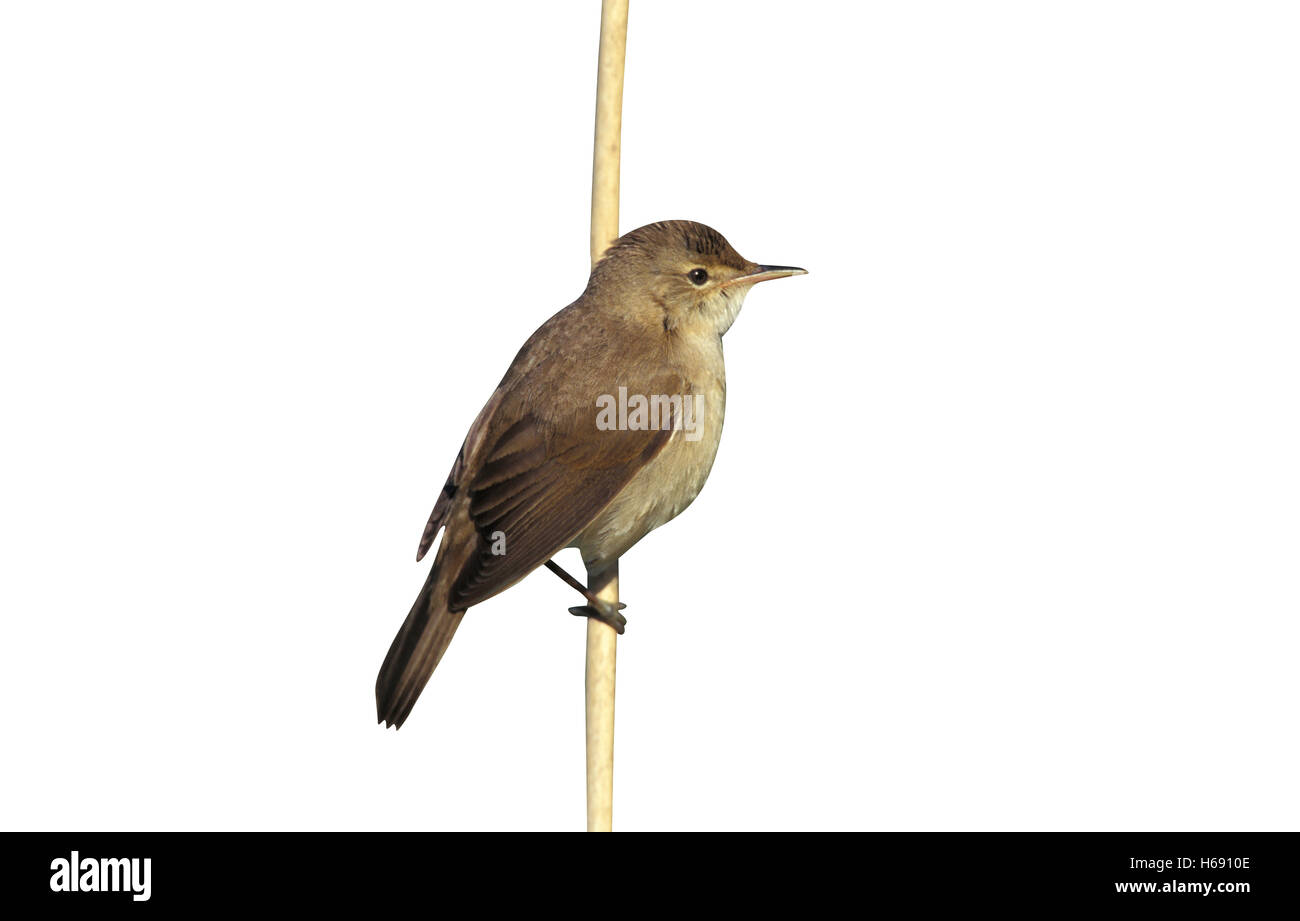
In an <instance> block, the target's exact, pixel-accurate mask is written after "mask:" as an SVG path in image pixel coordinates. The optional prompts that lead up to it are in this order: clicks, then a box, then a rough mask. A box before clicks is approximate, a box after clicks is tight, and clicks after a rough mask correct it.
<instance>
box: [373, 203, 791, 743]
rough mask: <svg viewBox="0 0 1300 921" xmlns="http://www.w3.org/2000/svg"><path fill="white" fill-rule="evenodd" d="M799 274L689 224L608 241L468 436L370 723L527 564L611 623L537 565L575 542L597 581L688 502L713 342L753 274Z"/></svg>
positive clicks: (437, 509)
mask: <svg viewBox="0 0 1300 921" xmlns="http://www.w3.org/2000/svg"><path fill="white" fill-rule="evenodd" d="M803 274H805V272H804V270H803V269H798V268H794V267H792V266H774V265H758V264H757V263H753V262H750V261H749V260H747V259H745V258H744V257H742V256H741V255H740V254H739V253H737V252H736V251H735V250H734V249H732V248H731V245H730V244H728V243H727V241H726V240H725V239H724V238H723V236H722V235H721V234H720V233H718V232H717V231H716V230H713V229H712V228H710V227H706V226H704V225H703V224H697V223H695V222H693V221H662V222H660V223H657V224H649V225H647V226H645V227H641V228H639V229H637V230H634V231H632V232H631V233H628V234H625V235H623V236H622V237H620V238H619V239H618V240H616V241H615V242H614V243H613V245H612V246H611V247H610V248H609V250H608V251H607V252H606V253H605V255H604V257H603V258H602V259H601V260H600V261H599V262H598V263H597V264H596V265H595V267H594V268H593V269H592V270H591V278H590V279H589V280H588V282H587V288H586V290H585V291H584V292H583V293H582V296H581V297H579V298H578V299H577V300H576V301H574V302H573V303H572V304H570V305H569V306H568V307H565V308H564V309H563V310H561V311H560V312H559V313H557V314H556V315H555V316H553V317H551V318H550V319H549V320H547V321H546V322H545V323H544V324H542V326H541V328H540V329H538V330H537V332H535V333H533V335H532V336H531V337H529V339H528V341H527V342H526V343H524V347H523V348H522V349H520V350H519V354H518V355H516V356H515V360H514V361H513V362H512V363H511V365H510V369H509V370H508V371H506V375H505V377H503V378H502V379H501V383H500V384H499V385H498V386H497V389H496V391H495V392H494V393H493V394H492V398H491V399H489V400H488V402H487V405H486V406H484V407H483V410H482V411H481V412H480V413H479V415H478V418H477V419H476V420H475V421H474V424H473V425H472V426H470V430H469V434H468V435H466V436H465V442H464V444H463V445H462V446H461V449H460V454H459V455H458V456H457V457H456V462H455V464H453V465H452V468H451V474H450V475H449V476H448V477H447V482H446V485H444V486H443V488H442V493H441V495H439V497H438V501H437V503H436V504H435V505H434V507H433V513H432V514H431V515H430V516H429V523H428V524H427V525H426V526H425V528H424V535H423V537H422V538H421V540H420V549H419V552H418V553H417V555H416V560H417V561H418V560H420V559H423V557H424V555H425V553H427V552H428V550H429V548H430V547H431V546H432V545H433V540H434V537H435V536H436V535H437V532H438V530H439V529H440V528H445V529H446V533H445V534H444V535H443V538H442V542H441V544H440V545H439V547H438V553H437V555H436V556H435V557H434V561H433V568H432V569H431V570H430V572H429V578H428V579H427V581H426V582H425V584H424V588H423V589H422V590H421V592H420V595H419V597H418V598H416V599H415V604H414V606H412V608H411V613H410V614H408V615H407V617H406V622H405V623H404V624H402V629H401V630H400V631H399V632H398V634H397V637H396V638H395V639H394V640H393V645H392V646H391V647H390V648H389V650H388V656H387V657H386V658H385V659H384V664H383V666H382V667H381V668H380V670H379V678H378V680H377V681H376V683H375V699H376V703H377V705H378V711H379V721H380V722H383V723H387V724H389V725H393V726H399V727H400V726H401V725H402V723H403V722H405V720H406V718H407V716H408V715H409V714H410V712H411V708H412V707H413V706H414V705H415V701H416V698H417V697H419V696H420V692H421V691H422V690H423V689H424V685H425V684H426V683H427V682H428V680H429V676H430V675H432V674H433V670H434V668H435V667H437V665H438V661H439V660H440V659H441V658H442V654H443V653H444V652H445V651H446V649H447V645H448V644H449V643H450V642H451V638H452V635H453V634H454V633H455V632H456V627H457V626H459V624H460V620H461V618H462V617H463V616H464V615H465V611H466V609H468V608H469V607H470V606H471V605H475V604H478V603H479V602H480V601H485V600H487V599H488V598H491V597H492V596H493V595H496V594H497V593H499V592H502V591H504V590H505V589H507V588H509V587H510V586H511V585H514V584H515V583H516V582H518V581H519V580H520V579H522V578H523V577H524V576H526V575H528V574H529V573H530V572H532V571H533V570H534V569H536V568H537V567H539V566H542V565H546V566H547V567H549V568H550V569H552V570H553V571H554V572H556V574H557V575H559V576H560V577H561V578H563V579H564V580H565V582H567V583H568V584H569V585H571V586H573V587H574V588H576V589H578V591H580V592H582V593H583V595H584V596H586V597H587V601H588V603H587V604H586V605H583V606H581V607H578V608H571V609H570V610H571V611H572V612H573V613H575V614H581V615H584V616H589V617H596V618H599V619H600V620H603V621H605V622H606V623H609V624H610V625H611V626H613V627H614V629H616V630H617V631H618V632H619V633H622V632H623V627H624V624H625V623H626V619H625V618H624V617H623V615H622V614H620V613H619V612H618V611H617V610H615V609H614V608H613V606H612V605H610V604H609V603H608V602H605V601H602V600H600V599H598V598H596V597H595V596H594V594H593V593H592V592H590V591H588V590H587V588H586V587H585V586H583V584H582V583H581V582H579V581H578V580H577V579H575V578H573V577H572V576H570V575H569V574H568V573H566V572H564V570H562V569H561V568H560V567H559V566H558V565H556V564H555V563H554V562H552V561H551V557H552V556H554V555H555V554H556V553H558V552H559V551H561V550H563V549H564V548H566V547H577V548H578V549H579V550H580V551H581V552H582V560H583V562H584V563H585V564H586V566H587V572H588V577H589V578H591V579H592V580H593V584H598V579H597V578H596V577H597V576H598V575H599V574H600V573H601V572H602V571H604V570H607V569H608V568H609V567H612V566H613V565H614V564H616V563H617V561H618V558H619V557H620V556H622V555H623V554H624V553H626V552H627V550H628V549H629V548H630V547H632V545H634V544H635V543H636V542H637V541H639V540H640V539H641V538H642V537H644V536H645V535H646V534H649V533H650V532H651V531H653V530H654V529H655V528H657V527H659V526H660V525H661V524H664V523H665V522H667V521H670V520H671V519H673V518H674V517H676V516H677V515H678V514H680V513H681V512H682V510H683V509H685V508H686V507H687V506H688V505H690V504H691V502H692V501H693V500H694V499H695V497H696V496H697V495H699V492H700V489H701V488H702V487H703V486H704V481H705V480H706V479H707V478H708V475H709V469H710V468H711V467H712V466H713V458H714V456H715V455H716V454H717V450H718V442H719V440H720V439H721V436H722V415H723V410H724V408H725V403H726V394H727V385H726V380H725V375H724V371H723V361H722V335H723V333H725V332H726V331H727V330H728V329H729V328H730V327H731V324H732V323H733V322H734V321H735V319H736V315H737V314H738V313H740V307H741V303H742V302H743V301H744V299H745V295H746V294H747V293H748V292H749V290H750V288H751V287H753V286H754V284H756V283H757V282H760V281H766V280H767V279H770V278H783V277H787V276H790V275H803ZM619 607H624V605H620V606H619Z"/></svg>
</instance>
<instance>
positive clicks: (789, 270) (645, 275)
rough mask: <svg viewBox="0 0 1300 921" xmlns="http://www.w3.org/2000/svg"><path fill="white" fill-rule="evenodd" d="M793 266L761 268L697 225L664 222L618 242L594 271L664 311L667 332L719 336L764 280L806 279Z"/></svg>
mask: <svg viewBox="0 0 1300 921" xmlns="http://www.w3.org/2000/svg"><path fill="white" fill-rule="evenodd" d="M805 274H807V273H806V272H805V270H804V269H798V268H795V267H794V266H788V265H760V264H758V263H756V262H750V261H749V260H748V259H746V258H745V257H744V256H742V255H740V253H738V252H736V251H735V250H734V249H733V248H732V246H731V244H730V243H728V242H727V240H726V238H725V237H723V236H722V234H720V233H718V232H717V231H716V230H714V229H713V228H712V227H707V226H705V225H704V224H699V223H696V222H695V221H660V222H658V223H656V224H647V225H646V226H644V227H638V228H637V229H636V230H633V231H631V232H629V233H625V234H624V235H623V236H621V237H619V238H618V239H617V240H615V241H614V244H613V245H612V246H611V247H610V248H609V250H608V251H606V253H605V256H604V257H603V258H602V259H601V260H600V262H599V263H598V264H597V265H596V267H595V268H594V269H593V270H592V273H591V284H592V285H594V286H597V287H599V288H600V289H601V290H602V291H604V290H605V289H606V286H607V285H608V286H612V290H611V293H613V292H614V291H617V292H619V293H620V294H621V295H623V297H624V298H625V299H626V300H625V301H624V303H630V302H631V301H632V300H633V299H634V298H635V300H637V301H639V302H641V307H642V309H645V310H648V311H651V312H655V311H658V312H661V313H662V323H663V328H664V329H665V330H666V331H670V332H672V331H683V332H686V331H691V332H697V331H698V332H715V333H716V334H717V335H719V336H720V335H722V334H723V333H725V332H726V331H727V330H728V329H729V328H730V327H731V324H732V323H734V322H735V320H736V316H737V314H739V313H740V307H741V304H742V303H743V302H744V300H745V295H746V294H748V293H749V289H750V288H752V287H753V286H754V285H755V284H757V283H758V282H760V281H767V280H769V279H772V278H788V277H789V276H791V275H805Z"/></svg>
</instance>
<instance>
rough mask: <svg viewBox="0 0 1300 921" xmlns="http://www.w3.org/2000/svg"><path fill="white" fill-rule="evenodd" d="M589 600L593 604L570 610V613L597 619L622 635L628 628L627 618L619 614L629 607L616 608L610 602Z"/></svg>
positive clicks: (595, 599) (620, 606)
mask: <svg viewBox="0 0 1300 921" xmlns="http://www.w3.org/2000/svg"><path fill="white" fill-rule="evenodd" d="M589 600H590V601H591V604H584V605H581V606H579V607H576V608H569V613H570V614H572V615H574V616H575V617H591V618H595V619H596V620H598V621H600V622H601V623H602V624H609V625H610V626H611V627H613V628H614V632H615V633H618V634H620V635H621V634H622V633H623V629H624V628H625V627H626V626H627V618H626V617H624V616H623V615H622V614H620V613H618V612H619V611H620V610H622V609H623V608H625V607H627V605H625V604H621V603H620V604H619V606H618V607H617V608H615V607H614V605H612V604H610V603H609V602H608V601H601V600H600V599H599V598H591V599H589Z"/></svg>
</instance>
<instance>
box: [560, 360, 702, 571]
mask: <svg viewBox="0 0 1300 921" xmlns="http://www.w3.org/2000/svg"><path fill="white" fill-rule="evenodd" d="M695 372H696V373H695V374H694V375H693V379H692V381H691V383H692V386H691V388H690V390H691V392H690V393H687V394H681V395H680V396H681V397H682V398H683V399H682V416H681V419H680V423H679V424H675V425H674V427H673V430H672V434H671V435H670V436H669V439H668V443H667V444H666V445H665V446H664V448H663V450H661V451H660V452H659V453H658V454H657V455H655V457H654V458H653V459H651V460H650V461H649V462H648V463H647V464H646V465H645V466H644V467H642V468H641V470H639V471H638V472H637V473H636V475H635V476H634V477H633V478H632V479H631V480H630V481H629V482H628V484H627V486H625V487H624V488H623V490H622V491H621V492H620V493H619V494H618V495H617V496H616V497H615V498H614V500H613V501H612V502H611V503H610V504H609V505H608V506H606V508H605V509H604V510H603V511H602V512H601V513H600V514H599V515H598V516H597V517H596V518H595V520H594V521H592V523H591V524H590V525H589V526H588V527H587V528H586V530H584V531H583V532H582V534H580V535H579V536H578V538H577V539H576V540H575V541H574V545H575V546H577V547H579V548H580V549H581V550H582V556H583V560H584V561H585V562H586V563H588V564H589V565H590V564H591V563H594V562H606V561H610V560H613V559H617V558H618V557H620V556H622V555H623V554H624V553H625V552H626V551H627V550H628V549H629V548H631V546H632V545H633V544H635V543H636V542H637V541H639V540H640V539H641V538H642V537H644V536H645V535H646V534H648V533H650V532H651V531H653V530H654V529H655V528H657V527H659V526H660V525H661V524H665V523H666V522H669V521H671V520H672V519H673V518H675V517H677V516H678V515H679V514H681V513H682V512H683V511H684V510H685V509H686V507H687V506H689V505H690V504H691V503H692V502H693V501H695V497H696V496H698V495H699V494H700V490H701V489H703V488H704V483H705V481H706V480H707V479H708V478H709V471H710V470H711V469H712V468H713V461H714V458H715V457H716V456H717V453H718V445H719V443H720V442H721V440H722V423H723V417H724V416H725V414H726V403H727V388H726V380H725V377H724V375H723V372H722V367H721V356H720V355H719V360H718V362H717V369H716V371H715V370H714V369H712V368H709V369H708V370H704V369H703V368H702V367H697V368H696V369H695ZM667 396H673V395H667ZM688 398H689V399H688ZM675 409H676V406H675V405H674V410H675Z"/></svg>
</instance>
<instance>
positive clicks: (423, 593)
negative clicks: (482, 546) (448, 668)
mask: <svg viewBox="0 0 1300 921" xmlns="http://www.w3.org/2000/svg"><path fill="white" fill-rule="evenodd" d="M452 530H453V529H452V528H449V529H448V531H447V533H446V534H444V535H443V540H442V545H441V546H440V547H439V548H438V553H437V555H436V557H435V559H434V561H433V568H432V570H430V572H429V578H428V579H427V580H426V581H425V583H424V588H423V589H421V590H420V594H419V596H418V597H417V598H416V599H415V604H414V605H412V606H411V613H410V614H408V615H406V622H405V623H403V624H402V629H401V630H399V631H398V632H397V636H396V637H395V638H394V639H393V645H392V646H390V647H389V648H388V655H387V656H386V657H385V658H384V664H383V665H382V666H380V668H379V677H378V678H377V679H376V681H375V705H376V709H377V711H378V714H379V722H381V723H385V724H387V725H389V726H395V727H398V728H401V725H402V723H404V722H406V718H407V717H408V716H409V715H410V713H411V708H412V707H414V706H415V701H416V699H417V698H419V696H420V692H421V691H423V690H424V686H425V685H426V684H428V682H429V678H430V676H432V675H433V670H434V669H435V668H437V667H438V662H439V661H440V660H441V659H442V654H443V653H444V652H446V651H447V647H448V646H449V645H450V644H451V638H452V637H453V636H454V635H455V633H456V628H457V627H459V626H460V621H461V618H463V617H464V616H465V611H464V610H460V611H452V610H450V609H449V607H448V596H449V594H450V586H451V583H452V582H453V581H454V578H455V576H456V574H457V573H458V572H459V570H460V567H461V565H462V564H463V562H464V559H465V557H466V556H467V553H468V551H469V550H470V548H472V547H473V545H474V531H473V529H472V528H468V529H461V528H456V529H455V530H457V531H459V532H460V533H464V531H465V530H468V532H469V533H468V534H467V535H466V538H468V539H466V540H453V539H452Z"/></svg>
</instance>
